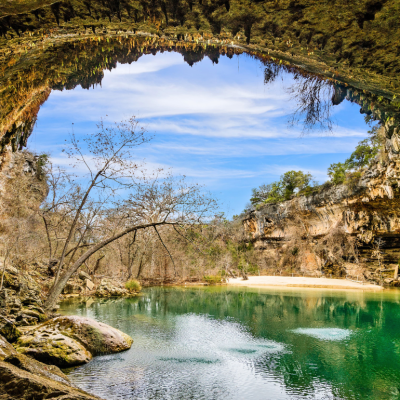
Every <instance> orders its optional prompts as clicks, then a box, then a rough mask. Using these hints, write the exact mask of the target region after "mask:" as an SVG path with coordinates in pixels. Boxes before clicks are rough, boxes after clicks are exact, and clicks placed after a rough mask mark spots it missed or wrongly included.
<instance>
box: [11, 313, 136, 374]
mask: <svg viewBox="0 0 400 400" xmlns="http://www.w3.org/2000/svg"><path fill="white" fill-rule="evenodd" d="M132 342H133V340H132V339H131V337H130V336H128V335H126V334H125V333H123V332H121V331H119V330H118V329H115V328H113V327H111V326H109V325H106V324H103V323H101V322H97V321H95V320H92V319H90V318H85V317H77V316H71V317H57V318H54V319H51V320H49V321H47V322H45V323H44V324H41V325H39V326H38V327H37V328H35V329H33V330H31V331H29V332H27V333H26V334H25V335H23V336H21V337H20V338H19V339H18V341H17V342H16V344H15V348H16V350H17V351H18V352H19V353H22V354H26V355H29V356H31V357H34V358H35V359H37V360H39V361H42V362H44V363H47V364H55V365H57V366H59V367H69V366H75V365H80V364H84V363H87V362H88V361H90V360H91V358H92V356H94V355H97V354H103V353H117V352H120V351H123V350H128V349H129V348H130V347H131V345H132Z"/></svg>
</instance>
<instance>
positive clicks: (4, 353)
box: [0, 335, 17, 361]
mask: <svg viewBox="0 0 400 400" xmlns="http://www.w3.org/2000/svg"><path fill="white" fill-rule="evenodd" d="M14 354H17V352H16V351H15V349H14V347H12V345H11V344H10V343H8V342H7V340H6V339H5V338H4V337H3V336H1V335H0V361H2V360H4V359H5V358H6V357H8V356H11V355H14Z"/></svg>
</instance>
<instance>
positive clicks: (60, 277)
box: [45, 118, 216, 309]
mask: <svg viewBox="0 0 400 400" xmlns="http://www.w3.org/2000/svg"><path fill="white" fill-rule="evenodd" d="M98 129H99V130H98V132H97V133H95V134H94V135H91V136H89V137H87V138H86V139H84V144H85V145H86V148H84V146H82V145H81V143H80V141H79V140H78V139H77V138H76V137H75V135H73V134H72V135H71V142H70V147H69V149H68V150H67V154H68V156H69V157H70V158H71V160H73V162H74V165H76V166H78V165H80V166H84V167H85V168H86V169H87V170H88V176H87V181H86V185H85V186H86V189H84V190H82V191H81V196H80V197H79V202H78V203H77V207H76V210H75V211H74V213H73V215H71V218H70V223H69V227H68V230H67V235H66V237H65V239H63V241H62V242H63V245H62V252H61V256H60V259H59V262H58V267H57V272H56V276H55V281H54V284H53V286H52V288H51V289H50V292H49V295H48V298H47V301H46V304H45V306H46V308H47V309H51V308H53V307H54V305H55V303H56V301H57V299H58V296H59V295H60V294H61V292H62V290H63V288H64V287H65V285H66V283H67V282H68V280H69V279H70V277H71V276H72V274H74V273H75V272H76V271H77V270H78V269H79V268H80V266H81V265H82V264H83V263H85V261H87V260H88V259H89V258H90V257H91V256H92V255H93V254H95V253H96V252H97V251H99V250H100V249H102V248H104V247H105V246H107V245H108V244H110V243H112V242H114V241H116V240H118V239H120V238H123V237H124V236H126V235H128V234H130V233H133V235H135V233H136V234H137V233H138V232H139V231H143V230H146V229H149V228H152V229H153V230H157V227H161V226H165V225H187V224H197V223H200V222H201V221H202V220H204V218H209V216H210V213H212V212H213V210H214V208H215V206H216V203H215V201H214V200H213V199H212V198H210V197H209V196H208V195H207V194H204V193H203V192H202V189H201V187H200V186H199V185H197V184H187V183H186V182H185V178H184V177H183V178H174V177H173V176H172V175H171V174H166V173H164V172H163V171H161V170H157V171H153V172H149V171H148V170H146V169H145V167H144V166H143V165H140V164H139V163H137V162H135V161H133V160H134V159H135V154H134V153H133V149H134V148H136V147H137V146H139V145H141V144H143V143H146V142H148V140H149V139H148V137H147V136H146V134H145V133H146V132H145V130H144V129H143V128H140V127H139V125H138V122H137V121H136V120H135V119H134V118H131V119H130V120H129V121H126V122H121V123H119V124H117V123H116V124H114V125H113V126H106V125H105V124H104V123H103V122H101V123H100V124H99V125H98ZM81 186H84V183H81V185H80V187H81ZM110 221H113V223H112V224H110V223H109V222H110ZM157 233H158V235H157V236H158V239H159V240H161V241H162V242H163V239H162V235H161V234H160V232H158V231H157ZM82 250H83V252H82V253H81V251H82ZM68 254H71V255H70V256H69V257H67V255H68ZM171 257H172V256H171Z"/></svg>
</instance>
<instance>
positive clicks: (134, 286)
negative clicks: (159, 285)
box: [125, 279, 142, 292]
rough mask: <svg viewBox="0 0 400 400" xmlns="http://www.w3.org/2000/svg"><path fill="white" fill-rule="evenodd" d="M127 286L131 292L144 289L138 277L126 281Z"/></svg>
mask: <svg viewBox="0 0 400 400" xmlns="http://www.w3.org/2000/svg"><path fill="white" fill-rule="evenodd" d="M125 287H126V288H127V289H128V290H130V291H131V292H140V291H141V290H142V285H141V284H140V282H139V281H137V280H136V279H131V280H130V281H128V282H125Z"/></svg>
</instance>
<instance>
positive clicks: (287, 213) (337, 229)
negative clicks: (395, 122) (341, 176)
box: [243, 122, 400, 283]
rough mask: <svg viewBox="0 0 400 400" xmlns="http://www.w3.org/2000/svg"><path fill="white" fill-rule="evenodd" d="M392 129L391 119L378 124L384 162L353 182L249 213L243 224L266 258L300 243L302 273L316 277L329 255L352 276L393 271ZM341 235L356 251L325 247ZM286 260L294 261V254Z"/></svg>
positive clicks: (399, 176)
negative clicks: (350, 240)
mask: <svg viewBox="0 0 400 400" xmlns="http://www.w3.org/2000/svg"><path fill="white" fill-rule="evenodd" d="M392 128H393V126H392V125H391V123H390V122H388V123H387V124H386V125H385V126H384V127H383V128H381V129H382V130H383V132H381V133H382V134H385V136H386V148H385V151H384V154H381V157H382V158H383V160H376V162H374V164H373V165H371V166H370V167H369V168H368V169H366V170H365V171H363V174H362V177H361V178H360V180H359V181H358V182H355V183H354V185H353V186H351V187H349V186H348V185H344V184H342V185H336V186H335V185H331V184H326V185H324V186H322V187H321V188H319V190H318V192H316V193H314V194H312V195H309V196H298V197H294V198H292V199H291V200H289V201H285V202H282V203H278V204H265V205H263V206H261V207H259V208H258V209H256V210H253V211H251V212H249V213H248V214H247V215H246V216H245V218H244V220H243V224H244V227H245V229H246V231H247V232H248V233H249V234H250V235H251V238H252V240H253V241H254V243H255V247H256V248H257V249H258V250H260V251H261V252H263V253H264V254H265V257H269V256H271V255H272V254H273V253H274V252H277V253H280V254H282V253H284V252H285V251H286V250H287V251H292V252H294V251H293V249H294V248H295V246H300V247H302V248H303V250H304V251H303V254H302V260H300V261H299V260H297V261H298V262H297V264H298V265H299V266H300V269H301V270H302V271H303V272H309V273H315V274H316V275H318V274H319V273H320V272H321V271H322V272H323V270H324V267H325V266H326V265H327V263H328V261H332V259H335V262H336V263H339V264H341V265H340V268H339V269H340V270H342V273H345V274H349V271H346V268H347V269H348V270H351V269H354V268H355V269H358V271H357V273H356V274H355V275H362V276H364V277H365V278H368V279H372V278H376V279H374V280H377V279H378V278H377V276H376V277H373V276H372V275H371V273H375V274H376V271H377V269H385V270H387V269H392V268H393V269H394V268H395V264H397V263H398V261H399V259H400V158H399V156H398V152H399V139H400V137H399V132H398V130H397V129H398V128H394V129H392ZM339 233H341V235H342V236H344V237H345V238H346V237H347V239H352V240H353V243H354V244H355V245H356V249H357V253H356V254H355V255H350V254H343V256H342V255H340V256H339V257H335V254H332V252H333V253H334V252H335V250H333V249H332V248H329V246H330V245H329V243H328V242H329V240H328V239H329V237H330V236H332V235H333V234H339ZM335 240H336V241H338V239H335ZM290 243H291V245H290ZM342 247H343V248H344V247H345V245H344V244H343V245H342ZM296 248H297V247H296ZM296 251H297V250H296ZM336 251H338V249H336ZM329 254H330V256H329ZM278 258H279V257H278ZM281 258H282V257H281ZM329 259H331V260H329ZM341 261H342V262H341ZM288 262H289V263H293V262H294V260H293V257H292V259H291V260H289V261H288ZM346 262H347V264H349V263H350V264H351V265H347V266H346V265H345V264H346ZM328 264H329V263H328ZM357 265H358V266H357ZM359 267H360V268H361V269H360V268H359ZM336 272H337V269H336ZM385 272H388V273H389V275H390V273H391V274H392V275H394V273H393V272H391V271H385ZM353 275H354V274H353ZM381 278H382V277H381V276H380V274H379V279H381ZM383 278H384V276H383ZM387 283H389V282H387Z"/></svg>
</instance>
